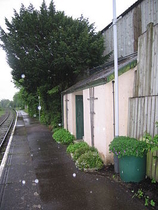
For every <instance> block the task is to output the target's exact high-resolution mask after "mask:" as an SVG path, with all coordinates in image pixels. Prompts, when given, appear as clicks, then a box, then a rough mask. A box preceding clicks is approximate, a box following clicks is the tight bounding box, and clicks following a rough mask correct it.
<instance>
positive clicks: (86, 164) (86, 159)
mask: <svg viewBox="0 0 158 210" xmlns="http://www.w3.org/2000/svg"><path fill="white" fill-rule="evenodd" d="M76 166H77V168H78V169H80V170H84V169H95V170H99V169H101V168H102V167H103V162H102V160H101V158H100V157H99V154H98V152H92V151H88V152H86V153H84V154H82V155H81V156H80V157H79V158H78V160H77V161H76Z"/></svg>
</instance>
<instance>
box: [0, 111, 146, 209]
mask: <svg viewBox="0 0 158 210" xmlns="http://www.w3.org/2000/svg"><path fill="white" fill-rule="evenodd" d="M74 175H75V176H74ZM0 209H1V210H12V209H15V210H20V209H23V210H27V209H28V210H34V209H35V210H36V209H44V210H93V209H94V210H116V209H119V210H126V209H128V210H142V209H144V210H145V209H146V208H145V207H144V206H143V205H142V203H141V202H139V201H138V200H137V199H135V198H133V199H132V197H131V195H130V193H128V192H126V190H125V189H124V188H122V187H120V185H119V184H117V183H115V182H113V181H111V180H110V179H108V178H107V177H103V176H101V175H99V174H90V173H85V172H81V171H79V170H78V169H77V168H76V167H75V163H74V161H73V160H72V159H71V157H70V155H68V154H67V153H66V146H63V145H60V144H57V143H56V142H55V141H54V140H53V138H52V133H51V131H50V130H49V129H48V128H47V127H46V126H44V125H42V124H40V123H39V122H38V120H37V119H34V118H30V117H29V116H28V115H27V114H26V113H24V112H22V111H20V112H19V118H18V121H17V126H16V129H15V133H14V137H13V140H12V144H11V147H10V151H9V153H8V159H7V163H6V166H5V168H4V171H3V176H2V178H1V180H0Z"/></svg>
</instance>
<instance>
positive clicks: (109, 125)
mask: <svg viewBox="0 0 158 210" xmlns="http://www.w3.org/2000/svg"><path fill="white" fill-rule="evenodd" d="M134 71H135V69H132V70H129V71H127V72H126V73H124V74H122V75H121V76H119V135H127V121H128V99H129V97H132V96H133V84H134ZM112 92H113V89H112V82H109V83H107V84H105V85H100V86H96V87H94V97H95V98H98V99H97V100H94V112H95V115H94V146H95V147H96V148H97V149H98V151H99V153H100V156H101V157H102V159H103V161H104V163H105V164H109V163H111V162H113V155H112V154H109V144H110V142H111V141H112V139H113V138H114V135H113V94H112ZM76 94H78V95H81V94H83V104H84V105H83V106H84V141H85V142H87V143H88V144H89V145H92V144H91V123H90V101H89V100H88V98H89V89H85V90H83V92H77V93H71V94H68V96H67V98H68V100H69V102H68V109H69V111H68V113H69V116H68V119H69V120H68V123H69V125H68V128H69V131H70V132H71V133H73V134H74V135H76V112H75V95H76ZM64 98H65V96H64ZM64 107H65V102H64ZM64 127H65V113H64Z"/></svg>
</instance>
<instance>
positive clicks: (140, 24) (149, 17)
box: [103, 0, 158, 59]
mask: <svg viewBox="0 0 158 210" xmlns="http://www.w3.org/2000/svg"><path fill="white" fill-rule="evenodd" d="M150 22H153V23H154V25H155V24H157V23H158V1H157V0H144V1H142V2H140V4H138V5H137V6H136V7H134V8H132V9H131V10H130V11H129V12H128V13H127V14H125V15H124V16H123V17H122V18H121V19H119V20H118V22H117V35H118V36H117V37H118V56H119V57H121V56H126V55H129V54H132V53H133V52H136V51H137V49H138V37H139V36H140V35H141V34H142V33H144V32H145V31H146V27H147V25H148V24H149V23H150ZM103 37H104V40H105V48H106V49H105V52H104V55H106V54H108V53H110V52H111V51H113V49H114V47H113V27H110V28H107V29H106V30H103ZM111 59H112V58H111Z"/></svg>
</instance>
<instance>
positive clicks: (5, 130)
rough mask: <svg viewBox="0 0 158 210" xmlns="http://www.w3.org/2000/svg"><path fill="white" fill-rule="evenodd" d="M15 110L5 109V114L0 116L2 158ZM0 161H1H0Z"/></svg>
mask: <svg viewBox="0 0 158 210" xmlns="http://www.w3.org/2000/svg"><path fill="white" fill-rule="evenodd" d="M15 116H16V112H15V111H14V110H7V111H6V113H5V115H3V116H2V117H1V118H0V156H1V158H2V156H3V154H4V151H5V147H6V146H7V140H8V138H7V137H8V136H9V133H10V131H11V130H12V126H13V124H14V121H15ZM1 158H0V159H1ZM0 162H1V161H0Z"/></svg>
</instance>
